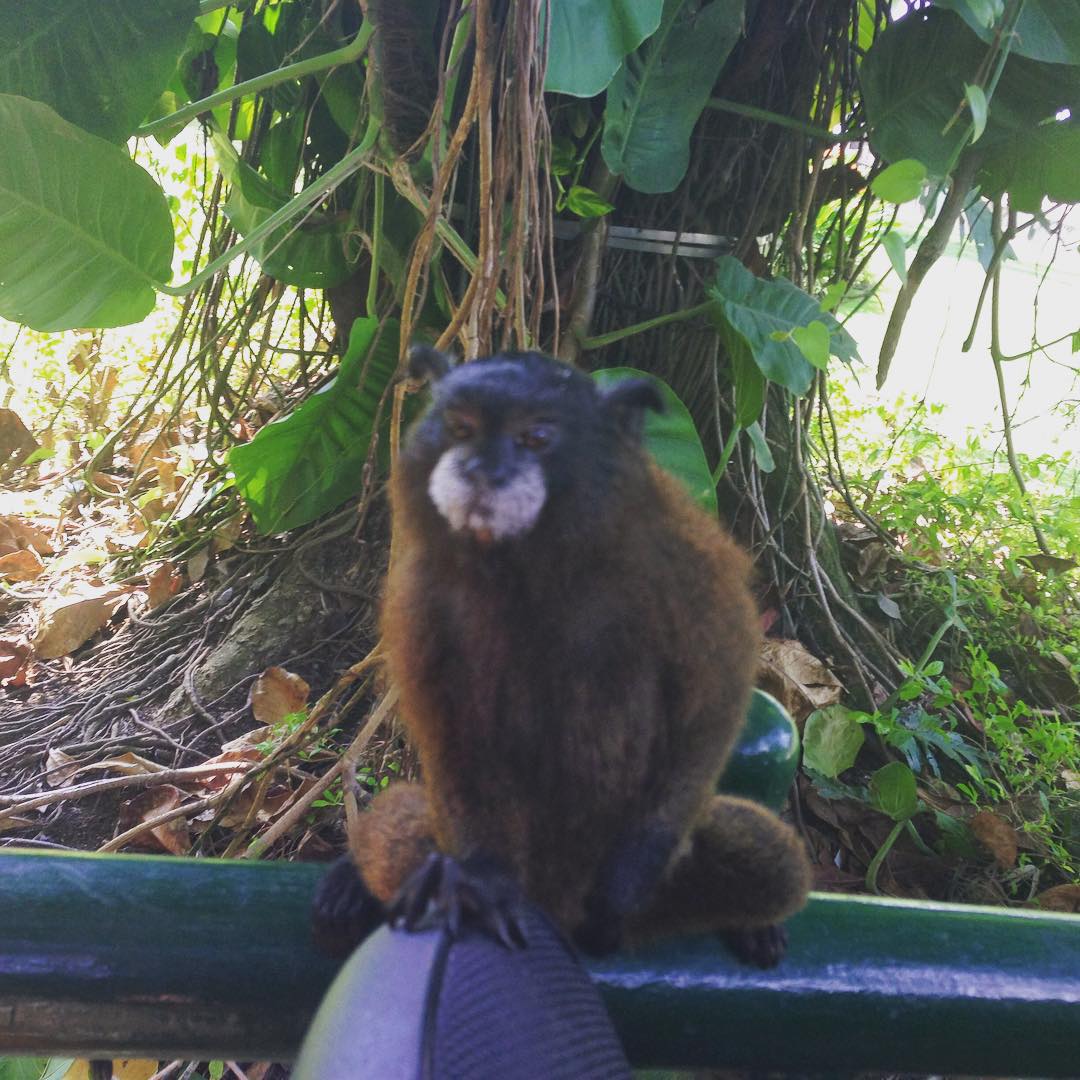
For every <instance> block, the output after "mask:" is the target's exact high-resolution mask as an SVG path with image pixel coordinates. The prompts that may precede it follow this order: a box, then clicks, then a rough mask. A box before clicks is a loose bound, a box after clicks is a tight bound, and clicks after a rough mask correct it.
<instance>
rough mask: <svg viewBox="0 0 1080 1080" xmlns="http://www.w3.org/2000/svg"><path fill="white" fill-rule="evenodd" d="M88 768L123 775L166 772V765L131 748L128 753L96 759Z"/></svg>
mask: <svg viewBox="0 0 1080 1080" xmlns="http://www.w3.org/2000/svg"><path fill="white" fill-rule="evenodd" d="M87 768H92V769H105V770H107V771H108V772H116V773H120V774H121V775H123V776H140V775H142V774H144V773H156V772H165V771H166V766H164V765H159V764H158V763H157V762H156V761H151V760H150V759H149V758H144V757H140V756H139V755H138V754H134V753H132V752H131V751H130V750H129V751H128V752H127V753H126V754H118V755H117V756H116V757H111V758H107V759H106V760H105V761H95V762H94V764H93V765H88V766H87Z"/></svg>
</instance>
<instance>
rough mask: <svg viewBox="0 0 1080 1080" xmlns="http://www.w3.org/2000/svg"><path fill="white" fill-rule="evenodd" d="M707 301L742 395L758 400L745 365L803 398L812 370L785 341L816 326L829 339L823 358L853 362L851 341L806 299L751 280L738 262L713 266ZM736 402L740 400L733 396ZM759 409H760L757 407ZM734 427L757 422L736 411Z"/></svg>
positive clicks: (784, 284)
mask: <svg viewBox="0 0 1080 1080" xmlns="http://www.w3.org/2000/svg"><path fill="white" fill-rule="evenodd" d="M709 296H710V297H712V299H713V300H715V301H716V306H715V308H714V310H713V311H712V312H711V313H710V316H711V318H712V320H713V322H714V324H715V325H716V328H717V330H718V331H719V333H720V337H721V339H722V340H723V342H724V345H725V347H726V349H727V351H728V355H729V356H731V358H732V362H733V364H734V365H735V370H736V373H737V374H738V373H739V372H742V375H741V379H742V381H743V382H744V383H745V384H746V386H745V390H744V393H743V395H741V396H744V397H745V396H747V395H751V396H753V397H754V398H755V399H756V400H757V401H758V402H760V400H761V394H762V392H763V388H758V389H755V388H754V387H752V386H750V384H749V382H748V378H749V373H748V365H749V364H750V363H753V364H754V365H755V366H756V367H757V369H758V370H759V371H760V372H761V374H762V375H764V376H765V378H766V379H769V380H771V381H772V382H775V383H779V384H780V385H781V386H784V387H787V389H788V390H790V391H792V393H795V394H805V393H806V391H807V390H808V389H809V388H810V382H811V380H812V379H813V373H814V369H813V367H812V366H811V365H810V363H809V362H808V361H807V359H806V357H805V356H804V355H803V353H802V350H801V349H800V348H799V347H798V345H796V344H795V342H794V341H793V340H792V339H791V334H792V331H793V330H795V329H797V328H798V327H805V326H809V325H810V324H811V323H813V322H819V323H822V324H823V325H824V327H825V329H826V330H827V331H828V333H829V353H830V355H832V356H837V357H839V358H840V359H841V360H853V359H855V357H856V356H857V355H858V353H857V351H856V347H855V342H854V341H853V340H852V338H851V335H850V334H849V333H848V332H847V331H846V330H845V329H844V328H843V327H842V326H841V325H840V324H839V323H838V322H837V321H836V320H835V319H834V318H833V317H832V316H831V315H829V314H828V313H827V312H825V311H822V310H821V305H820V304H819V303H818V302H817V301H816V300H815V299H814V298H813V297H812V296H810V295H809V294H807V293H805V292H803V291H802V289H799V288H796V286H794V285H793V284H792V283H791V282H790V281H787V280H786V279H784V278H777V279H776V280H775V281H764V280H762V279H761V278H756V277H754V275H753V274H751V273H750V271H749V270H747V269H746V267H745V266H743V264H742V263H741V262H739V260H738V259H736V258H733V257H732V256H731V255H724V256H721V258H719V259H717V260H716V275H715V277H714V278H713V282H712V284H711V285H710V286H709ZM737 396H740V395H738V394H737ZM759 407H760V406H759ZM739 413H740V423H741V422H742V420H743V419H745V420H746V423H750V422H752V421H753V420H755V419H756V418H757V414H756V413H755V414H754V415H753V416H751V415H750V411H749V408H747V410H746V411H745V414H744V409H743V407H742V406H741V405H740V407H739Z"/></svg>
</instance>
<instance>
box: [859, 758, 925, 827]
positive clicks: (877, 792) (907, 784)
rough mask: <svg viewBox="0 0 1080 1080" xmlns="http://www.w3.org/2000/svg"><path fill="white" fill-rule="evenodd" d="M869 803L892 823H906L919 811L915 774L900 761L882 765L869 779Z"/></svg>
mask: <svg viewBox="0 0 1080 1080" xmlns="http://www.w3.org/2000/svg"><path fill="white" fill-rule="evenodd" d="M870 802H871V803H872V804H873V806H874V807H875V809H877V810H880V811H881V812H882V813H883V814H888V815H889V817H891V818H892V819H893V821H907V819H908V818H909V817H911V816H912V814H914V813H916V812H917V811H918V809H919V794H918V788H917V785H916V781H915V774H914V773H913V772H912V771H911V769H910V768H909V767H908V766H907V765H905V764H904V763H903V762H902V761H891V762H889V764H888V765H883V766H882V767H881V768H880V769H878V770H877V772H875V773H874V774H873V775H872V776H871V777H870Z"/></svg>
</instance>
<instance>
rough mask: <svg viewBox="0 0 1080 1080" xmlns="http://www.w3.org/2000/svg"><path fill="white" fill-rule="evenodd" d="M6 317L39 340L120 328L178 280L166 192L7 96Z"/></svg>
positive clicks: (2, 196) (0, 134)
mask: <svg viewBox="0 0 1080 1080" xmlns="http://www.w3.org/2000/svg"><path fill="white" fill-rule="evenodd" d="M0 146H2V147H3V148H4V149H3V152H2V153H0V316H2V317H3V318H5V319H11V320H12V321H13V322H22V323H25V324H26V325H27V326H31V327H33V328H34V329H35V330H70V329H72V328H74V327H84V326H85V327H91V326H92V327H106V326H122V325H124V324H125V323H133V322H139V321H140V320H141V319H143V318H145V317H146V315H148V314H149V313H150V311H151V310H153V307H154V301H155V294H154V289H153V283H154V282H165V281H168V280H169V277H170V275H171V263H172V250H173V229H172V221H171V219H170V217H169V207H168V204H167V203H166V201H165V195H164V194H163V192H162V190H161V188H159V187H158V186H157V184H156V183H154V181H153V180H152V179H151V177H150V176H149V174H148V173H147V172H146V171H145V170H144V169H142V168H140V167H139V166H138V165H136V164H135V163H134V162H133V161H132V160H131V159H130V158H129V157H128V156H127V153H126V152H125V151H124V150H122V149H120V148H119V147H117V146H113V145H112V144H111V143H108V142H106V141H105V140H104V139H99V138H98V137H97V136H96V135H89V134H87V133H86V132H85V131H83V130H82V129H81V128H77V127H75V125H74V124H69V123H68V122H67V121H66V120H63V119H61V118H60V117H59V116H57V115H56V113H55V112H53V110H52V109H50V108H49V106H48V105H42V104H41V103H40V102H38V101H29V100H28V99H26V98H23V97H14V96H12V95H9V94H0Z"/></svg>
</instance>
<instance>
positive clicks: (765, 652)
mask: <svg viewBox="0 0 1080 1080" xmlns="http://www.w3.org/2000/svg"><path fill="white" fill-rule="evenodd" d="M758 684H759V685H760V686H761V688H762V689H763V690H767V691H768V692H769V693H770V694H772V695H773V697H775V698H778V699H779V701H780V703H781V704H782V705H783V706H784V708H785V709H787V711H788V712H789V713H791V715H792V716H793V717H794V718H795V721H796V723H799V724H801V723H802V722H803V721H804V720H805V719H806V718H807V716H809V715H810V713H812V712H813V711H814V710H815V709H824V708H825V707H826V706H828V705H835V704H836V702H838V701H839V700H840V694H841V691H842V690H843V686H842V684H841V683H840V680H839V679H837V678H836V676H835V675H833V673H832V672H831V671H830V670H829V669H828V668H827V667H826V666H825V665H824V664H823V663H822V662H821V661H820V660H819V659H818V658H817V657H816V656H814V655H813V654H812V653H810V652H808V651H807V650H806V648H805V647H804V646H803V645H802V643H801V642H799V641H791V640H787V639H784V638H769V639H768V640H767V641H766V642H765V644H764V645H763V646H762V649H761V663H760V668H759V671H758Z"/></svg>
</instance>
